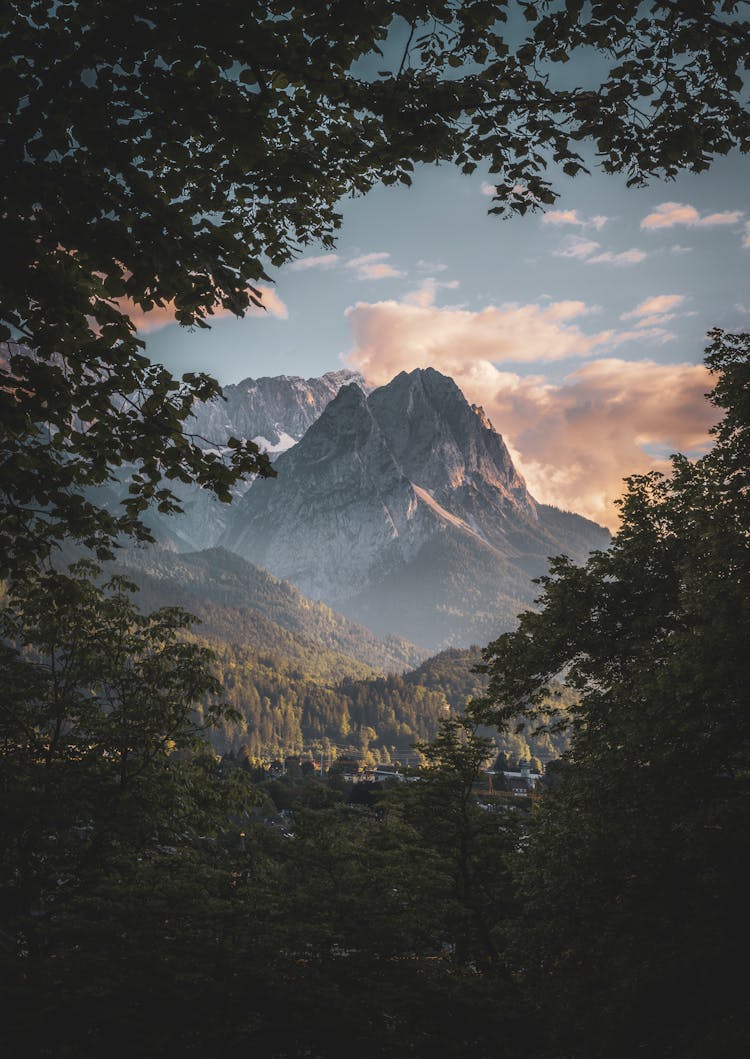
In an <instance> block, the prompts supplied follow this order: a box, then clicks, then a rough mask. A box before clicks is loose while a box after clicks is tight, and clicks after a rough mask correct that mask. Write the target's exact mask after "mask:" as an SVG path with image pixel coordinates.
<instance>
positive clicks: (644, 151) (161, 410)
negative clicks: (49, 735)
mask: <svg viewBox="0 0 750 1059" xmlns="http://www.w3.org/2000/svg"><path fill="white" fill-rule="evenodd" d="M747 6H748V5H747V3H745V2H739V0H738V2H731V0H721V2H719V0H700V2H697V3H691V4H681V3H676V2H674V0H650V2H649V3H647V4H643V3H637V2H632V0H627V2H624V3H620V4H618V5H617V6H616V7H615V6H613V5H611V4H608V3H593V4H584V3H583V2H582V0H566V2H564V3H563V2H559V0H549V2H537V3H534V2H525V0H518V2H517V3H509V2H488V0H460V2H459V0H376V2H374V3H367V4H354V5H353V4H347V3H343V2H341V0H328V2H323V3H320V2H317V3H308V2H292V0H263V2H257V0H249V2H246V3H242V4H239V3H238V2H237V0H220V2H216V0H211V2H208V0H199V2H196V3H192V4H190V5H186V4H184V3H182V2H181V0H166V2H165V0H133V2H131V3H128V4H115V3H111V2H104V3H103V2H101V0H74V2H70V3H62V4H61V3H58V2H57V0H55V2H52V0H49V2H44V0H42V2H38V0H36V2H31V0H11V2H9V3H7V4H5V5H4V6H3V10H2V12H1V13H0V41H2V52H3V59H2V61H1V62H0V88H1V89H2V91H0V99H1V100H2V103H0V108H1V113H2V126H3V127H2V130H1V131H0V147H1V148H2V154H3V167H2V173H0V238H1V240H2V245H3V255H2V261H0V306H1V307H2V308H1V310H0V314H1V316H0V339H2V338H4V339H6V340H11V341H12V342H20V343H23V344H22V345H13V344H10V345H8V346H6V347H5V356H4V358H3V362H2V364H0V413H1V416H0V418H1V419H2V423H3V443H2V481H3V494H2V524H1V525H0V545H1V546H2V549H1V550H2V553H3V555H4V556H5V560H6V567H7V566H8V563H10V564H11V565H12V564H13V563H18V562H20V561H22V560H23V559H24V557H26V558H27V559H28V558H32V559H33V558H35V557H38V556H39V555H43V554H45V553H46V552H48V551H49V548H50V547H51V546H52V544H53V543H54V542H55V541H57V540H59V539H60V538H61V537H63V536H65V535H66V534H70V535H72V536H75V537H78V538H79V539H82V540H84V541H86V542H87V543H89V544H98V545H99V546H100V548H102V549H105V546H106V542H107V540H109V539H111V538H112V536H113V535H114V534H116V533H117V532H119V531H122V530H125V531H128V532H136V533H140V534H141V535H142V536H143V535H147V533H146V531H145V530H144V529H143V527H142V526H139V523H138V515H139V513H140V512H141V511H142V510H143V509H144V506H145V505H147V504H148V503H150V502H155V503H157V504H159V506H160V507H161V508H162V509H163V510H165V511H168V510H173V509H174V508H175V507H176V506H177V500H176V498H175V496H174V495H173V493H172V492H171V491H170V490H169V488H167V487H165V486H163V485H160V480H161V478H162V476H164V475H166V477H167V478H177V479H180V480H183V481H188V482H192V481H195V482H198V483H199V484H201V485H204V486H206V487H208V488H211V489H213V490H214V491H215V492H216V493H217V494H218V495H219V496H220V497H222V498H223V499H228V497H229V495H230V488H231V485H232V482H233V481H234V480H235V479H236V477H237V476H238V475H242V474H246V473H260V474H269V473H271V470H270V467H269V465H268V463H267V461H265V460H264V459H263V457H262V456H260V455H259V454H258V452H257V450H256V448H255V447H254V446H253V445H252V443H249V442H245V441H239V440H233V441H232V443H231V445H230V448H229V451H228V452H226V453H225V454H224V455H223V456H221V455H219V454H216V453H211V452H207V451H206V450H205V448H202V447H201V446H200V444H198V439H195V438H191V437H190V436H189V435H186V433H185V430H184V424H185V419H186V418H187V416H188V414H189V410H190V407H191V404H192V402H193V400H194V399H195V398H207V397H210V396H213V395H215V394H216V393H217V392H218V388H217V385H216V383H215V382H214V381H213V380H211V379H210V378H209V377H208V376H206V375H198V376H194V375H185V376H184V377H183V379H182V381H181V382H177V381H176V380H174V379H172V377H171V376H170V374H169V373H168V372H166V371H165V370H164V369H163V368H161V367H159V366H157V365H152V364H151V363H150V362H149V360H148V359H147V358H146V357H145V356H144V355H143V353H142V340H141V339H140V338H139V337H138V334H137V331H136V329H135V325H134V322H133V318H134V316H135V315H136V314H141V313H144V312H149V311H150V310H152V309H154V308H155V307H157V308H160V309H161V310H162V311H166V312H168V313H171V314H173V315H174V318H175V319H176V320H177V321H178V322H180V323H182V324H185V325H195V326H199V327H202V326H206V325H207V321H209V320H210V317H211V315H212V314H213V313H215V312H216V311H219V310H229V311H231V312H233V313H237V314H240V315H241V314H242V313H243V312H245V311H246V310H247V309H248V307H250V306H252V305H259V304H262V292H261V290H260V287H259V286H258V284H259V283H260V282H261V281H263V280H264V279H267V278H268V277H267V269H268V267H269V265H272V266H277V265H282V264H283V263H284V262H287V261H289V260H291V259H292V258H293V257H294V256H295V254H297V253H298V252H299V250H300V248H301V247H302V246H304V245H306V244H308V243H311V242H316V241H317V242H320V243H322V244H323V245H324V246H325V245H331V243H332V241H333V239H334V236H335V232H336V229H337V227H338V225H339V222H340V216H339V213H338V207H337V204H338V203H339V201H340V199H341V198H342V196H345V195H350V194H362V193H365V192H367V191H368V190H369V189H370V188H371V187H372V186H373V185H374V184H375V183H377V182H379V181H382V182H384V183H394V182H402V183H406V184H408V183H409V182H410V181H411V173H412V171H413V168H414V166H415V165H416V164H419V163H430V162H440V161H446V162H451V163H453V164H456V165H457V166H459V167H460V168H461V170H462V171H463V172H464V173H471V172H472V171H473V170H474V169H476V167H477V166H478V165H480V164H484V165H487V166H488V168H489V172H490V173H491V174H492V175H493V179H494V180H495V182H496V188H497V195H496V198H495V200H494V202H493V205H492V207H491V212H498V213H507V212H513V211H517V212H521V213H523V212H525V211H526V210H528V209H536V208H540V207H543V206H544V205H545V204H550V203H552V202H554V200H555V197H556V192H555V190H554V174H550V171H549V170H550V167H554V166H561V167H562V169H563V171H564V172H565V173H567V174H570V175H575V174H576V173H578V172H581V171H582V170H584V169H585V166H586V162H585V158H584V154H583V153H581V152H583V151H584V149H585V145H586V144H589V145H591V147H592V148H593V150H594V151H595V153H596V154H597V155H598V157H599V160H600V164H601V165H602V166H603V167H604V169H606V170H608V171H610V172H623V173H626V174H627V176H628V179H629V181H630V182H631V183H635V184H639V183H643V182H645V181H647V180H648V179H649V178H651V177H654V176H661V177H664V176H666V177H671V176H674V175H675V174H676V173H677V172H678V171H679V170H680V169H684V168H688V169H691V170H694V171H699V170H701V169H705V168H706V167H707V166H708V165H709V164H710V161H711V159H712V158H713V157H715V156H716V155H718V154H726V153H727V152H728V151H730V150H731V149H733V148H739V149H740V150H743V151H745V150H747V149H748V146H750V116H749V115H748V112H747V107H746V105H745V103H744V102H743V98H744V97H743V93H744V91H745V88H744V84H745V83H744V81H743V71H744V70H745V69H746V68H747V66H748V62H750V60H748V55H749V54H750V49H748V41H749V40H750V29H749V26H750V24H749V23H748V21H747V20H746V19H745V18H743V17H742V16H743V14H746V9H747ZM579 57H581V58H582V59H583V60H584V61H583V62H582V63H581V64H579V65H578V66H577V67H576V69H577V70H589V71H590V73H589V75H588V80H586V79H585V78H584V79H583V80H580V78H579V79H578V81H577V80H576V78H572V79H571V77H570V75H569V74H568V73H567V70H569V69H571V67H568V66H566V64H567V63H568V60H570V59H577V58H579ZM564 67H565V72H564V74H561V72H560V71H561V70H563V68H564ZM591 71H593V72H591ZM123 463H124V464H127V465H132V469H133V473H132V475H131V493H130V496H129V499H128V501H127V502H126V505H125V507H124V509H122V510H121V511H120V512H119V514H117V513H115V512H106V511H104V509H103V508H102V507H101V506H97V505H96V504H95V503H94V502H93V501H91V500H90V499H89V500H87V501H84V500H82V499H81V497H80V495H79V494H80V491H81V489H83V488H85V487H86V486H90V485H93V484H100V483H102V482H105V481H106V480H107V479H108V477H109V475H110V474H111V472H112V469H113V468H117V467H118V466H120V465H121V464H123ZM105 550H106V549H105Z"/></svg>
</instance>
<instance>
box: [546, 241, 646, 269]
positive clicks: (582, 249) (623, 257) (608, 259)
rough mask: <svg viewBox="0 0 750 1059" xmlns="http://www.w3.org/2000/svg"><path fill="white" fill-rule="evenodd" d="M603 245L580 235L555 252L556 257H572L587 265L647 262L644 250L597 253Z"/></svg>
mask: <svg viewBox="0 0 750 1059" xmlns="http://www.w3.org/2000/svg"><path fill="white" fill-rule="evenodd" d="M600 247H601V244H600V243H597V242H596V240H594V239H585V238H584V237H583V236H580V235H570V236H568V238H567V239H566V241H565V242H564V243H563V244H562V246H560V247H558V249H557V250H555V251H553V253H554V255H555V257H572V258H575V259H576V260H577V261H584V262H585V263H586V264H587V265H600V264H608V265H637V264H638V263H639V262H640V261H645V259H646V258H647V257H648V254H646V252H645V251H644V250H637V249H635V248H633V249H631V250H623V251H621V252H620V253H619V254H616V253H613V252H612V251H611V250H603V251H601V253H597V251H598V250H599V249H600Z"/></svg>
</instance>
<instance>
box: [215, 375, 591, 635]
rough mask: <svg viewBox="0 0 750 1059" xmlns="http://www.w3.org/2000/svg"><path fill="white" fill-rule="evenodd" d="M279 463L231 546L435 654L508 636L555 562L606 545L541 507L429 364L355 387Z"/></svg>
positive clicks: (474, 413) (485, 425)
mask: <svg viewBox="0 0 750 1059" xmlns="http://www.w3.org/2000/svg"><path fill="white" fill-rule="evenodd" d="M275 466H276V468H277V470H278V478H276V479H273V480H258V481H256V482H255V483H254V484H253V485H252V487H251V488H250V489H249V490H248V492H247V494H246V495H245V496H244V497H243V498H242V499H241V500H240V501H238V502H237V503H236V504H235V505H234V506H233V510H232V512H231V515H230V520H229V523H228V525H227V530H226V532H225V533H224V535H223V537H222V539H221V543H222V544H223V545H224V546H225V547H227V548H229V549H231V550H233V551H236V552H237V553H238V554H240V555H242V556H244V557H245V558H247V559H250V560H251V561H252V562H255V563H257V564H259V565H260V566H263V567H265V568H266V569H268V570H270V571H271V572H272V573H274V574H275V575H276V576H278V577H281V578H284V579H287V580H289V581H291V582H292V583H293V584H295V585H297V586H298V587H299V588H300V589H301V590H302V591H303V592H304V593H305V594H306V595H308V596H310V597H312V598H313V599H322V600H325V601H326V602H327V603H329V604H332V605H334V606H336V607H337V608H338V609H342V610H343V611H344V612H345V613H348V614H352V615H356V616H357V617H358V618H359V619H360V620H362V621H364V622H365V623H366V624H369V625H371V626H372V627H375V628H378V629H397V630H399V631H400V632H401V633H402V634H404V635H406V634H407V633H408V635H409V637H410V639H412V640H413V641H414V642H416V643H420V644H423V645H425V646H434V645H435V644H436V643H444V642H461V641H462V639H463V638H464V637H465V636H466V637H470V638H471V639H480V640H481V639H483V638H485V636H484V633H485V632H490V633H491V632H492V631H497V630H498V627H499V623H501V622H502V623H504V624H503V625H502V627H505V628H507V627H508V626H509V624H512V622H513V620H514V617H515V614H516V613H517V612H518V610H519V609H521V607H522V606H523V605H525V604H527V603H528V602H530V601H531V600H532V599H533V595H534V592H535V589H534V588H533V586H532V585H531V583H530V580H529V578H530V577H533V576H536V575H537V574H539V573H541V572H542V571H543V570H544V569H545V568H546V557H547V556H549V555H554V554H558V553H559V552H560V551H568V552H569V553H572V554H574V555H585V553H586V551H587V550H588V548H590V547H591V546H597V545H598V544H599V543H600V541H601V539H602V531H601V530H600V528H599V527H596V526H594V525H593V524H591V523H587V522H586V521H585V520H584V519H578V517H577V516H571V517H570V519H569V520H568V522H565V520H564V519H563V520H562V521H561V515H560V513H559V512H554V510H553V509H549V508H545V507H544V506H543V505H537V504H536V503H535V501H534V500H533V499H532V497H531V496H530V495H529V493H528V491H527V489H526V486H525V483H524V481H523V479H522V478H521V476H520V475H519V474H518V472H517V471H516V469H515V467H514V466H513V462H512V460H511V457H510V454H509V452H508V449H507V447H506V445H505V443H504V442H503V439H502V437H501V436H500V435H499V434H498V433H497V431H496V430H495V429H494V428H493V426H492V424H491V423H490V421H489V419H488V418H487V416H486V415H485V413H484V412H483V410H482V409H481V408H479V407H477V406H475V405H471V404H469V402H468V401H467V400H466V398H465V397H464V395H463V394H462V393H461V390H460V389H459V387H458V386H457V385H456V383H455V382H454V381H453V380H452V379H449V378H448V377H446V376H445V375H442V374H441V373H440V372H438V371H436V370H434V369H432V368H427V369H420V370H417V371H413V372H408V373H407V372H402V373H401V374H400V375H397V376H396V377H395V378H394V379H393V380H392V381H391V382H390V383H388V384H387V385H386V386H381V387H380V388H379V389H377V390H374V391H373V392H372V393H370V394H369V395H368V394H367V393H366V392H365V390H364V388H363V387H362V385H360V384H359V383H358V382H356V381H352V382H348V383H345V384H344V385H343V386H341V388H340V389H339V391H338V393H337V394H336V396H335V397H334V398H333V399H332V400H331V401H330V402H329V403H328V404H327V406H326V408H325V410H324V411H323V412H322V414H321V415H320V417H319V418H318V419H317V420H316V421H315V422H314V423H313V424H312V425H311V426H310V428H309V429H308V430H307V432H306V433H305V435H304V436H303V437H302V438H301V440H300V441H299V442H298V443H297V444H296V445H294V446H293V447H292V448H290V449H289V450H288V451H287V452H285V453H282V454H281V455H280V456H279V457H278V459H277V461H276V464H275ZM568 523H569V524H568ZM568 542H570V543H571V544H574V545H575V547H574V548H569V547H568ZM480 630H481V635H480ZM467 642H468V641H467Z"/></svg>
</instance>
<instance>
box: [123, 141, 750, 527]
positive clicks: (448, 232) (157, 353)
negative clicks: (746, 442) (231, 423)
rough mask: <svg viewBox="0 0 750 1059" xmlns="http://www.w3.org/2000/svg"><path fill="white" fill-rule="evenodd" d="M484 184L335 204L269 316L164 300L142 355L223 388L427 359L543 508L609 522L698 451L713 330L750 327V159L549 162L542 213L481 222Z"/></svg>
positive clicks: (453, 182)
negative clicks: (617, 169)
mask: <svg viewBox="0 0 750 1059" xmlns="http://www.w3.org/2000/svg"><path fill="white" fill-rule="evenodd" d="M490 181H491V178H490V177H489V176H487V175H486V174H485V175H482V174H480V173H475V174H474V175H472V176H471V177H467V176H464V175H462V174H461V173H460V172H459V171H458V170H457V169H454V168H452V167H451V166H448V165H443V166H439V167H435V166H432V167H422V168H421V169H418V170H417V172H416V173H415V179H414V183H413V186H412V187H411V188H402V187H400V188H384V187H381V188H376V189H375V190H374V191H372V192H371V193H370V194H369V195H367V196H365V197H363V198H359V199H353V200H347V201H346V202H343V203H342V204H341V212H342V215H343V224H342V228H341V232H340V235H339V239H338V244H337V247H336V249H335V251H334V252H330V251H329V252H326V251H325V250H323V249H321V248H320V247H315V246H313V247H309V248H307V249H306V250H305V251H304V253H303V255H302V256H301V257H300V258H299V259H298V260H297V261H295V262H294V263H292V264H290V265H287V266H285V267H284V268H282V269H278V270H276V272H274V273H273V276H272V278H273V280H274V283H273V286H268V287H267V288H265V290H264V302H265V304H266V306H267V311H266V312H262V311H260V310H258V311H257V312H254V313H253V314H252V315H249V316H247V317H246V318H245V319H244V320H236V319H234V318H233V317H226V318H215V319H214V322H213V323H212V327H211V330H210V331H203V330H198V329H195V330H193V331H190V330H186V329H184V328H181V327H179V326H178V325H176V324H174V323H170V321H169V317H168V315H167V314H165V313H164V312H158V311H157V312H155V313H152V314H150V315H149V316H148V317H142V318H141V319H140V320H139V321H138V322H139V328H140V330H141V332H142V334H143V337H145V339H146V341H147V350H148V353H149V355H150V356H151V357H152V358H153V359H154V360H157V361H160V362H162V363H164V364H166V365H167V367H169V368H170V369H171V370H172V371H173V372H174V373H176V374H181V373H182V372H185V371H196V370H201V371H209V372H211V373H212V374H213V375H215V376H216V377H217V378H218V379H219V381H220V382H222V383H223V384H226V383H233V382H239V381H241V380H243V379H246V378H248V377H252V378H257V377H260V376H263V375H282V374H285V375H301V376H303V377H311V376H318V375H321V374H323V373H324V372H326V371H331V370H336V369H338V368H341V367H349V368H355V369H357V370H359V371H361V372H362V373H363V375H364V376H365V379H366V380H367V382H368V383H369V384H370V385H382V384H384V383H386V382H388V381H389V380H390V379H391V378H393V377H394V375H396V374H398V372H400V371H403V370H406V371H411V370H413V369H414V368H417V367H427V366H431V367H434V368H437V369H438V370H439V371H442V372H444V373H445V374H447V375H450V376H452V377H453V378H454V379H455V380H456V382H457V383H458V385H459V386H460V387H461V389H462V390H463V392H464V394H465V395H466V397H467V398H468V399H469V400H470V401H471V402H472V403H475V404H479V405H482V406H483V408H484V409H485V411H486V412H487V414H488V415H489V417H490V419H491V421H492V423H493V425H494V426H495V428H496V429H497V430H498V431H499V432H500V433H501V434H502V435H503V437H504V439H505V441H506V443H507V444H508V446H509V448H510V450H511V453H512V455H513V457H514V460H515V462H516V464H517V466H518V469H519V470H520V471H521V473H522V474H523V475H524V476H525V478H526V481H527V484H528V486H529V488H530V490H531V492H532V494H533V495H534V496H535V497H536V498H537V499H538V500H541V501H543V502H546V503H553V504H556V505H558V506H560V507H563V508H565V509H568V510H574V511H577V512H579V513H581V514H584V515H587V516H588V517H590V518H593V519H595V520H596V521H598V522H601V523H604V524H606V525H609V526H610V527H613V526H615V525H616V520H617V513H616V507H615V505H614V501H615V499H616V498H617V497H618V496H620V495H621V494H622V491H623V484H622V480H623V478H624V477H625V476H626V475H628V474H632V473H641V472H645V471H648V470H651V469H659V470H665V469H666V468H667V466H668V465H667V463H666V459H667V457H668V456H669V454H670V453H672V452H676V451H681V452H687V453H689V454H691V455H698V454H699V453H700V452H702V451H705V449H706V447H707V445H708V444H709V436H708V430H709V428H710V426H711V425H712V423H713V422H714V421H715V419H716V416H717V413H716V410H715V409H714V408H712V406H711V405H710V404H709V403H708V402H707V401H706V399H705V396H704V395H705V393H706V391H707V390H708V389H709V388H710V376H709V375H708V372H707V371H706V369H705V368H704V367H703V365H702V356H703V348H704V346H705V345H706V341H705V336H706V332H707V331H708V330H709V329H710V328H711V327H714V326H720V327H723V328H727V329H737V330H748V331H750V285H749V284H748V278H749V277H750V201H749V200H748V193H747V189H748V188H750V160H748V159H747V158H742V157H740V156H730V157H729V158H726V159H720V160H718V161H717V162H716V163H715V164H714V166H713V167H712V169H711V170H709V171H708V172H707V173H703V174H698V175H694V174H685V175H682V176H681V177H679V178H678V179H677V180H676V181H672V182H668V183H667V182H654V183H653V184H652V185H651V186H650V187H648V188H645V189H633V188H627V187H626V186H625V181H624V179H623V178H620V177H616V176H609V175H606V174H603V173H600V172H596V171H594V172H593V173H592V175H591V176H585V175H581V176H578V177H576V178H575V179H571V178H567V177H565V176H563V175H562V174H560V175H559V176H558V177H556V178H555V182H556V187H557V189H558V190H559V192H560V198H559V201H558V202H557V203H556V205H555V206H554V207H551V208H549V209H548V210H547V212H546V213H545V214H538V213H537V214H527V215H526V217H523V218H514V219H513V220H509V221H508V220H500V219H498V218H497V217H492V216H488V215H487V209H488V208H489V207H490V206H491V205H492V199H491V196H492V194H493V190H494V189H493V187H492V185H491V182H490Z"/></svg>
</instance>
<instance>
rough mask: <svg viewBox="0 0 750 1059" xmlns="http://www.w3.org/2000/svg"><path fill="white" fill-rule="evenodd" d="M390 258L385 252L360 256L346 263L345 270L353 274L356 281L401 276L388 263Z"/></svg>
mask: <svg viewBox="0 0 750 1059" xmlns="http://www.w3.org/2000/svg"><path fill="white" fill-rule="evenodd" d="M390 256H391V255H390V254H389V253H386V252H385V251H378V252H377V253H373V254H362V255H360V257H353V258H351V259H350V260H349V261H347V262H346V268H348V269H350V270H351V271H352V272H354V274H355V275H356V277H357V279H392V278H398V277H400V276H403V275H404V273H403V272H399V270H398V269H396V268H394V267H393V265H391V264H389V263H388V258H389V257H390Z"/></svg>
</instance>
